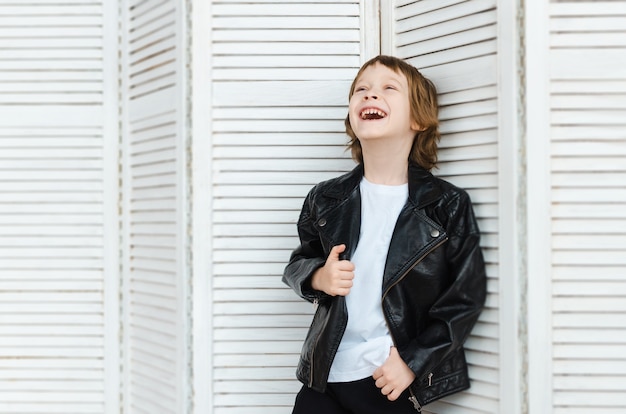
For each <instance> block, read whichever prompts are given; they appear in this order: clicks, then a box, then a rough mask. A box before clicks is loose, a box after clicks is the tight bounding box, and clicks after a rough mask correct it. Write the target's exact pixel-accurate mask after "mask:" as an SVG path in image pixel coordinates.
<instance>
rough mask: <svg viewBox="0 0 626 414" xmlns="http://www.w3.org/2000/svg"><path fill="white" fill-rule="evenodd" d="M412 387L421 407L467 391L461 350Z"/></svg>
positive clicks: (466, 375) (468, 383) (467, 378)
mask: <svg viewBox="0 0 626 414" xmlns="http://www.w3.org/2000/svg"><path fill="white" fill-rule="evenodd" d="M412 387H413V388H412V389H413V392H414V394H415V396H416V397H417V399H418V400H419V401H420V403H421V404H422V405H426V404H429V403H431V402H433V401H436V400H438V399H440V398H443V397H446V396H448V395H451V394H455V393H457V392H460V391H463V390H466V389H468V388H469V387H470V382H469V374H468V371H467V363H466V361H465V352H464V351H463V349H460V350H458V351H457V352H455V353H453V354H452V355H451V356H449V357H448V358H446V359H445V360H444V361H443V362H442V363H441V364H439V365H438V366H437V367H436V368H435V369H433V370H432V372H429V373H428V374H427V376H426V377H425V378H423V379H422V380H420V381H419V382H417V383H414V384H413V385H412Z"/></svg>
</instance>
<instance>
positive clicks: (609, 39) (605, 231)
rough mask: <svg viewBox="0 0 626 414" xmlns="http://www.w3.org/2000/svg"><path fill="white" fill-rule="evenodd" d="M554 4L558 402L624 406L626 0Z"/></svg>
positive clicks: (565, 406)
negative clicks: (573, 64) (625, 69)
mask: <svg viewBox="0 0 626 414" xmlns="http://www.w3.org/2000/svg"><path fill="white" fill-rule="evenodd" d="M550 13H551V16H550V29H551V36H550V46H551V55H552V59H551V77H552V78H551V84H550V91H551V124H552V141H551V153H552V154H551V155H552V156H551V161H552V180H551V183H552V207H553V208H552V216H553V218H552V223H553V226H552V249H553V250H552V266H553V291H552V311H553V337H552V341H553V348H554V350H553V386H554V397H553V405H554V412H555V413H582V412H589V411H593V412H597V413H617V412H622V411H624V409H626V400H625V399H624V397H623V394H624V393H623V390H624V387H623V386H622V385H621V384H623V383H624V382H625V381H626V367H625V366H623V365H624V364H623V363H622V361H623V355H624V352H626V341H625V340H624V338H625V337H626V326H625V324H624V318H623V315H624V312H625V311H626V308H625V307H624V303H626V300H625V298H626V277H625V276H624V274H625V273H626V272H625V271H626V260H624V257H626V217H625V216H624V214H623V211H624V207H625V205H626V197H624V180H625V179H626V168H625V166H624V165H625V164H624V156H626V134H625V133H624V129H625V128H624V127H625V126H626V124H625V123H624V119H625V116H626V82H625V81H626V77H625V76H626V75H625V74H624V71H623V67H624V64H626V59H625V58H624V56H626V53H625V52H626V31H625V29H624V28H625V27H626V26H624V22H625V21H626V2H623V1H616V2H566V3H558V4H556V3H553V4H551V8H550ZM574 62H576V67H571V66H570V65H571V64H572V63H574Z"/></svg>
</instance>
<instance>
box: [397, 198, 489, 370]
mask: <svg viewBox="0 0 626 414" xmlns="http://www.w3.org/2000/svg"><path fill="white" fill-rule="evenodd" d="M448 212H451V213H449V214H450V215H449V217H448V223H447V226H446V228H447V232H448V243H447V244H446V253H445V255H446V260H447V262H448V263H447V266H446V268H447V269H448V272H449V274H448V280H449V285H448V287H447V288H446V289H445V290H444V291H443V293H442V294H441V295H440V296H439V298H438V299H437V300H436V301H435V302H434V304H433V305H432V306H431V308H430V309H429V312H428V316H429V321H430V323H429V324H428V325H427V327H426V329H424V330H423V331H422V332H421V334H419V336H418V337H417V338H415V339H414V340H412V341H411V342H409V344H408V345H407V346H405V347H403V348H402V349H399V350H398V351H399V353H400V355H401V356H402V358H403V359H404V361H405V362H406V363H407V365H408V366H409V367H410V368H411V369H412V370H413V372H415V374H416V376H417V378H416V380H423V379H424V377H425V376H427V375H428V374H429V373H430V372H431V371H432V370H433V369H434V368H435V367H436V366H437V365H438V364H439V363H440V362H442V361H443V360H444V359H445V358H446V356H448V355H450V354H451V353H452V352H455V351H458V350H459V349H460V348H462V346H463V343H464V342H465V340H466V339H467V337H468V336H469V334H470V332H471V330H472V328H473V327H474V325H475V323H476V321H477V319H478V316H479V315H480V312H481V310H482V308H483V306H484V303H485V297H486V291H487V289H486V282H487V277H486V272H485V264H484V259H483V255H482V251H481V248H480V244H479V243H480V233H479V230H478V225H477V223H476V219H475V217H474V212H473V210H472V205H471V202H470V200H469V196H468V195H467V194H466V193H465V192H462V193H461V195H460V196H458V197H455V199H453V200H451V201H450V202H449V204H448Z"/></svg>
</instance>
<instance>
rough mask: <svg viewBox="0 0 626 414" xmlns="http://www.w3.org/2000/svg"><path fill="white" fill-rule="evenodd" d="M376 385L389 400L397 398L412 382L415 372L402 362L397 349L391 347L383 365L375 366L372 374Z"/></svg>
mask: <svg viewBox="0 0 626 414" xmlns="http://www.w3.org/2000/svg"><path fill="white" fill-rule="evenodd" d="M372 377H373V378H374V380H375V382H376V387H378V388H380V392H381V393H382V394H383V395H386V396H387V399H388V400H389V401H395V400H397V399H398V398H399V397H400V395H401V394H402V392H403V391H404V390H405V389H406V388H407V387H408V386H409V385H410V384H411V383H412V382H413V380H414V379H415V374H414V373H413V371H411V369H410V368H409V367H408V366H407V365H406V363H404V361H403V360H402V358H401V357H400V354H399V353H398V350H397V349H396V348H395V347H391V350H390V352H389V357H388V358H387V360H386V361H385V363H384V364H383V365H381V366H380V367H378V368H376V370H375V371H374V374H373V375H372Z"/></svg>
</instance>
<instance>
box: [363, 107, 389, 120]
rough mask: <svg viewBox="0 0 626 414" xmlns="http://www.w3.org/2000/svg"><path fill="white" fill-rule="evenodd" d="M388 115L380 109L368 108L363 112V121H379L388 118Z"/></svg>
mask: <svg viewBox="0 0 626 414" xmlns="http://www.w3.org/2000/svg"><path fill="white" fill-rule="evenodd" d="M386 116H387V114H386V113H384V112H383V111H381V110H380V109H375V108H366V109H364V110H363V111H361V118H363V119H379V118H384V117H386Z"/></svg>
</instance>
